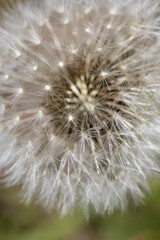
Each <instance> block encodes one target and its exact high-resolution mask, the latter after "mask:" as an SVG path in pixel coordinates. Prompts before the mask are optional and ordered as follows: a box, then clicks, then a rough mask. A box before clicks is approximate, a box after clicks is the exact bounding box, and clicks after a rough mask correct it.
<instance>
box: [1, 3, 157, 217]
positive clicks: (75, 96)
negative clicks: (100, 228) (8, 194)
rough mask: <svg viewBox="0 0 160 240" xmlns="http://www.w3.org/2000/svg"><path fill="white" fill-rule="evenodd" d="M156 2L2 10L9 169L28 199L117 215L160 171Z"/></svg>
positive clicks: (5, 166) (4, 143)
mask: <svg viewBox="0 0 160 240" xmlns="http://www.w3.org/2000/svg"><path fill="white" fill-rule="evenodd" d="M156 2H157V1H156V0H146V1H139V0H128V1H125V0H121V1H119V2H118V1H117V0H112V1H111V0H106V1H104V0H87V1H83V0H77V1H72V0H64V1H57V0H53V1H51V0H40V1H38V0H35V1H24V2H23V3H20V2H18V3H17V4H16V6H15V7H13V9H10V10H8V9H7V10H4V11H3V12H2V21H1V23H0V24H1V26H0V35H1V38H0V55H1V58H0V170H1V172H3V173H4V176H3V181H5V182H6V183H7V185H15V184H20V185H21V186H22V196H23V198H24V199H25V200H26V201H27V202H29V201H30V200H31V199H32V198H33V197H34V196H36V197H37V200H38V201H39V202H40V203H41V204H42V205H43V206H45V207H46V208H47V209H53V208H56V209H61V211H62V213H67V212H71V211H73V209H74V207H75V206H76V204H77V203H78V204H79V205H80V207H81V209H83V210H84V212H85V213H87V210H88V205H89V204H92V205H93V206H94V208H95V209H96V211H97V212H100V213H104V212H105V211H106V210H107V211H108V212H109V213H111V212H112V211H113V210H114V209H115V208H117V207H120V208H121V209H124V208H126V206H127V205H128V200H129V199H131V198H132V199H133V200H134V201H135V202H137V200H138V199H139V198H142V197H143V192H144V190H146V189H148V185H147V178H148V177H151V176H154V175H155V174H157V173H159V163H158V161H157V159H158V157H157V156H158V154H160V149H159V146H160V138H159V136H160V114H159V109H160V106H159V105H160V91H159V89H160V81H159V79H160V67H159V66H160V48H159V46H160V38H159V30H160V27H159V24H160V21H159V17H158V14H157V11H159V10H158V8H159V6H158V4H157V3H156ZM17 39H18V40H17Z"/></svg>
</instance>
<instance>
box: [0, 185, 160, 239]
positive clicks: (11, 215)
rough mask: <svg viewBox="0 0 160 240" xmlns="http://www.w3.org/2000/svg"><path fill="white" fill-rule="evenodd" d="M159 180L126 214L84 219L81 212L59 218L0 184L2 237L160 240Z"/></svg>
mask: <svg viewBox="0 0 160 240" xmlns="http://www.w3.org/2000/svg"><path fill="white" fill-rule="evenodd" d="M159 186H160V182H159V183H158V181H156V182H155V183H152V184H151V188H152V194H147V195H146V199H145V201H144V202H143V204H140V206H138V207H133V206H130V207H129V209H128V210H126V212H125V213H121V212H119V211H117V212H115V213H114V214H113V215H112V216H108V215H107V214H106V215H104V216H103V217H102V216H99V215H97V214H96V213H95V212H94V211H93V210H91V211H90V217H89V219H88V220H86V219H85V218H84V217H83V215H82V214H81V212H78V211H77V212H75V213H74V214H73V215H71V216H65V217H61V216H60V214H59V213H57V212H54V211H53V212H51V213H50V214H47V213H45V212H44V210H43V209H42V208H41V207H40V206H38V205H35V204H33V203H32V204H30V205H29V206H25V205H24V204H22V203H20V201H19V198H18V194H17V189H16V188H11V189H4V188H3V186H2V185H1V187H0V239H1V240H160V187H159Z"/></svg>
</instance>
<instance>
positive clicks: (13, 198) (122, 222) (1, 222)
mask: <svg viewBox="0 0 160 240" xmlns="http://www.w3.org/2000/svg"><path fill="white" fill-rule="evenodd" d="M5 2H6V0H0V5H1V6H3V4H4V3H5ZM150 185H151V189H152V193H151V194H147V196H146V199H145V200H144V202H143V203H142V204H140V205H139V206H138V207H133V206H130V207H129V209H128V210H127V211H126V212H125V213H121V212H119V211H117V212H115V213H114V214H113V215H112V216H108V215H107V214H105V215H104V216H103V217H102V216H99V215H97V214H96V213H95V212H94V211H93V210H91V211H90V216H89V219H88V220H86V219H85V218H84V217H83V215H82V214H81V213H80V212H75V213H74V215H72V216H65V217H61V216H60V214H59V213H57V212H51V213H50V214H47V213H45V212H44V210H43V209H42V208H41V207H40V206H38V205H35V204H33V203H32V204H30V205H29V206H25V205H24V204H22V203H20V199H19V198H18V193H17V192H18V191H17V189H16V188H11V189H4V188H3V186H2V185H0V240H160V180H158V181H157V180H156V181H153V182H152V183H151V184H150Z"/></svg>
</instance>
